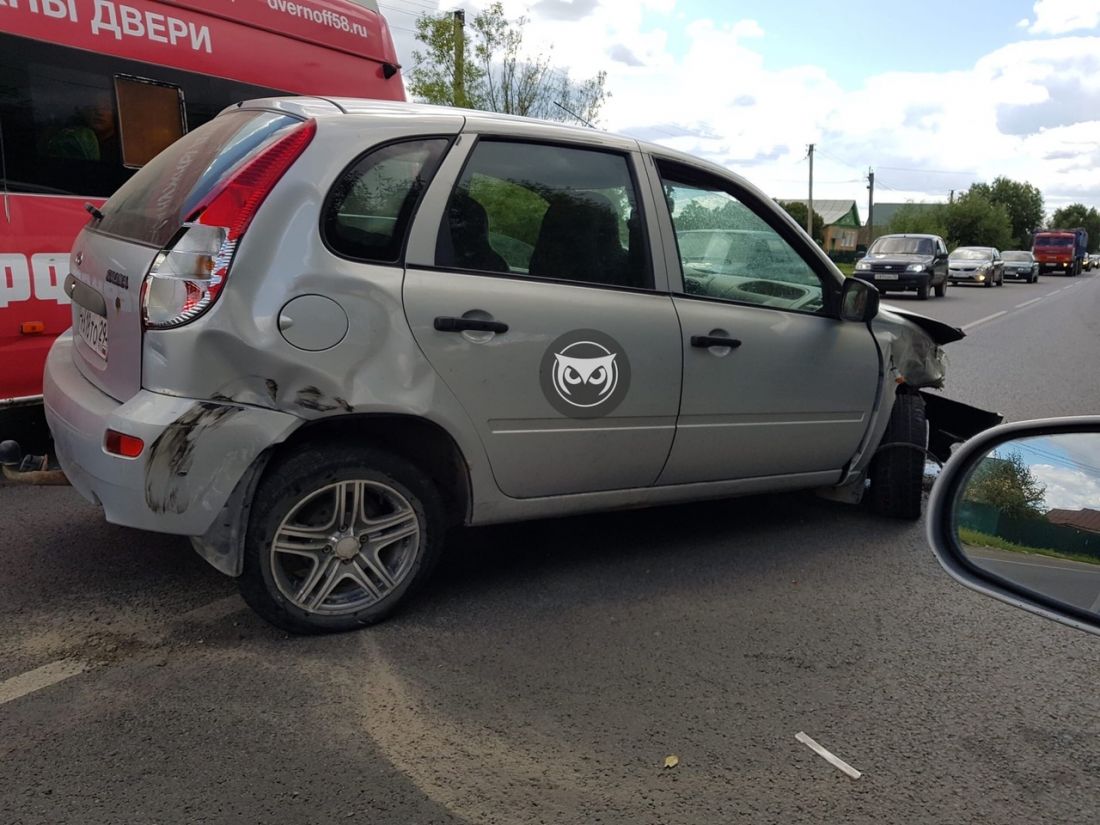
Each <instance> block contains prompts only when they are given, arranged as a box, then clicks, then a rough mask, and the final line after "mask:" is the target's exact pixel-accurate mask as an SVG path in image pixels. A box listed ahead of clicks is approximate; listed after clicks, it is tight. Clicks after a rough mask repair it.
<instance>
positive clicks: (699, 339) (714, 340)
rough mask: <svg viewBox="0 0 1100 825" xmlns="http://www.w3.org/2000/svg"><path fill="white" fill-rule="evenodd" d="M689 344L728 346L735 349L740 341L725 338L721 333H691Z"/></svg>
mask: <svg viewBox="0 0 1100 825" xmlns="http://www.w3.org/2000/svg"><path fill="white" fill-rule="evenodd" d="M691 345H692V346H693V347H729V348H730V349H737V347H739V346H741V342H740V341H739V340H738V339H737V338H725V337H723V336H721V335H692V336H691Z"/></svg>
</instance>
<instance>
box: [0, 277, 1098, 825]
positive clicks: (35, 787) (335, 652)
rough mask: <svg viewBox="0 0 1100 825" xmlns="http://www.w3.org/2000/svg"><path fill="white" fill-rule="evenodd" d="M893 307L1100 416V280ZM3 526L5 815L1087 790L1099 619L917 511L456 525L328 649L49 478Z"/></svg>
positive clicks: (565, 811)
mask: <svg viewBox="0 0 1100 825" xmlns="http://www.w3.org/2000/svg"><path fill="white" fill-rule="evenodd" d="M1067 287H1068V291H1067ZM1033 297H1035V298H1040V297H1041V300H1038V301H1036V302H1034V303H1032V304H1028V305H1026V306H1018V305H1020V304H1022V303H1024V302H1026V301H1029V300H1031V299H1032V298H1033ZM890 302H891V303H896V304H898V305H905V306H910V307H914V308H917V309H919V310H920V311H922V312H927V313H928V314H932V315H934V316H937V317H941V318H944V319H945V320H949V321H951V322H952V323H956V324H974V323H975V322H978V321H981V319H983V318H984V317H986V316H990V315H992V314H994V313H997V312H1001V311H1002V310H1003V311H1004V312H1005V313H1006V314H1004V315H998V316H997V317H995V318H992V319H990V320H986V321H983V322H982V323H978V324H976V325H975V326H971V328H970V333H971V337H969V338H968V339H967V340H965V341H963V342H960V343H958V344H954V345H951V347H950V348H949V350H948V351H949V353H950V354H951V375H950V377H949V382H950V383H949V389H948V391H949V394H951V395H953V396H954V397H958V398H960V399H962V400H966V401H970V402H972V403H977V404H982V405H988V406H991V407H995V408H997V409H999V410H1000V411H1001V412H1003V413H1005V414H1006V415H1007V416H1009V417H1010V418H1014V419H1021V418H1026V417H1034V416H1042V415H1065V414H1072V413H1080V412H1097V411H1100V382H1098V381H1097V380H1096V369H1095V363H1096V359H1097V356H1098V355H1100V336H1098V331H1100V330H1098V325H1100V320H1097V319H1100V279H1096V278H1092V277H1089V276H1084V277H1082V278H1078V279H1076V281H1071V280H1070V279H1062V278H1049V277H1048V278H1044V279H1043V281H1042V282H1041V283H1040V284H1038V285H1035V286H1025V285H1018V284H1008V285H1006V286H1005V287H1004V288H1002V289H994V290H980V289H962V288H955V287H952V288H949V290H948V295H947V297H946V298H944V299H935V298H933V299H931V300H929V301H927V302H918V301H916V300H915V299H909V298H906V297H903V296H897V297H891V299H890ZM0 524H2V525H3V527H2V528H0V530H2V532H0V536H2V537H3V538H2V539H0V560H2V562H3V570H4V575H3V576H0V630H2V631H3V632H2V633H0V780H2V781H0V822H3V823H13V824H14V823H24V824H27V823H50V824H51V825H53V824H54V823H70V822H71V823H100V822H104V823H106V822H110V823H116V822H122V823H129V822H133V823H161V822H163V823H169V822H171V823H182V822H189V823H190V822H218V823H221V822H226V823H230V822H234V823H235V822H265V823H267V822H271V823H274V822H279V823H283V822H286V823H330V822H336V821H345V820H347V821H353V822H370V823H432V822H439V823H444V822H446V823H459V822H469V823H474V822H477V823H482V822H488V823H566V822H570V823H571V822H584V823H589V822H601V823H666V822H683V823H719V822H723V823H724V822H751V823H757V822H764V823H770V822H775V823H783V824H784V825H787V824H788V823H802V822H805V823H834V822H835V823H841V822H843V823H883V822H898V823H916V822H921V823H944V822H950V823H997V822H1028V823H1059V825H1061V824H1062V823H1073V822H1093V821H1095V819H1096V816H1097V812H1098V810H1100V691H1097V689H1096V683H1097V674H1098V673H1100V639H1098V638H1095V637H1091V636H1087V635H1085V634H1083V633H1080V632H1076V631H1073V630H1070V629H1067V628H1064V627H1062V626H1060V625H1056V624H1053V623H1050V622H1046V621H1043V620H1041V619H1039V618H1037V617H1034V616H1030V615H1026V614H1024V613H1021V612H1017V611H1014V610H1012V609H1011V608H1008V607H1006V606H1004V605H1001V604H1000V603H997V602H994V601H992V600H989V599H986V598H984V597H982V596H979V595H977V594H974V593H971V592H970V591H967V590H965V589H963V588H961V587H959V586H957V585H955V584H954V583H952V582H951V581H950V580H949V579H948V578H947V576H946V575H945V574H944V573H942V572H941V571H940V569H939V567H938V566H937V564H936V563H935V561H934V560H933V559H932V557H931V554H930V552H929V551H928V549H927V547H926V545H925V542H924V538H923V535H922V526H921V525H912V524H899V523H895V522H891V521H886V520H883V519H879V518H875V517H873V516H871V515H869V514H868V513H866V512H864V511H863V510H861V509H859V508H851V507H846V506H843V505H839V504H832V503H828V502H824V501H820V500H817V499H815V498H812V497H810V496H805V495H788V496H767V497H754V498H750V499H742V500H734V501H725V502H715V503H709V504H704V505H690V506H683V507H674V508H664V509H657V510H650V511H644V512H635V513H622V514H613V515H602V516H596V517H586V518H575V519H564V520H558V521H549V522H542V523H538V524H526V525H515V526H507V527H499V528H492V529H482V530H469V531H462V532H459V533H457V534H456V535H455V536H454V540H455V545H454V548H453V550H452V552H451V553H449V554H448V556H447V558H446V559H445V560H444V562H443V564H442V565H441V569H440V570H439V572H438V574H437V576H436V577H435V579H434V580H433V582H432V584H431V585H430V587H429V588H428V589H427V591H426V592H425V593H424V594H423V596H422V597H421V598H420V599H419V600H418V601H417V602H416V603H414V604H413V605H411V606H410V608H409V609H408V610H407V611H405V612H404V613H403V614H401V615H400V616H398V617H396V618H394V619H393V620H391V621H389V622H388V623H386V624H385V625H383V626H380V627H377V628H374V629H372V630H369V631H366V632H360V633H356V634H348V635H343V636H337V637H329V638H288V637H287V636H285V635H284V634H282V633H280V632H278V631H275V630H273V629H272V628H270V627H268V626H267V625H265V624H264V623H262V622H261V621H260V620H258V619H257V618H256V617H255V616H253V614H251V613H250V612H249V611H248V610H247V608H245V607H244V605H243V603H241V602H240V601H239V600H238V598H237V597H236V595H235V588H234V584H233V583H232V582H231V581H230V580H228V579H225V578H223V577H221V576H220V575H219V574H218V573H216V572H215V571H214V570H212V569H211V568H209V567H207V566H206V565H205V563H204V562H202V561H201V560H199V559H198V558H197V557H196V556H195V555H194V554H193V553H192V552H191V551H190V549H189V547H188V545H187V543H186V542H184V541H181V540H178V539H175V538H170V537H164V536H158V535H153V534H147V533H138V532H134V531H129V530H125V529H122V528H116V527H112V526H109V525H106V524H104V523H103V521H102V519H101V518H100V516H99V514H98V513H97V511H96V510H95V509H94V508H93V507H91V506H90V505H88V504H85V503H84V502H83V501H82V500H81V499H80V498H79V497H78V496H77V495H76V494H75V493H73V491H71V490H69V489H65V488H51V489H30V488H16V487H10V486H9V487H0ZM799 731H805V732H806V733H807V734H809V735H810V736H811V737H813V738H814V739H816V740H817V741H818V742H819V743H821V744H822V745H823V746H824V747H826V748H828V749H829V750H830V751H832V752H833V753H835V754H836V755H837V756H839V757H840V758H842V759H844V760H846V761H847V762H849V763H850V764H851V765H853V766H854V767H855V768H857V769H858V770H860V771H861V772H862V773H863V777H862V778H861V779H859V780H852V779H849V778H848V777H847V776H845V775H844V774H843V773H841V772H840V771H838V770H837V769H836V768H834V767H832V766H831V765H830V764H828V763H827V762H826V761H825V760H823V759H822V758H820V757H819V756H817V755H816V754H815V753H813V752H812V751H810V750H809V749H808V748H807V747H805V746H804V745H803V744H801V743H799V742H797V741H796V740H795V734H796V733H798V732H799ZM669 755H676V756H678V757H679V760H680V761H679V765H678V766H677V767H675V768H671V769H665V768H663V767H662V765H663V762H664V760H665V757H666V756H669Z"/></svg>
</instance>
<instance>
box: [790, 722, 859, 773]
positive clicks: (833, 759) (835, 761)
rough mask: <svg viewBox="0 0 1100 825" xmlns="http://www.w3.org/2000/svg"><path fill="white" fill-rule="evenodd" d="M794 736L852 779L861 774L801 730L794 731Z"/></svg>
mask: <svg viewBox="0 0 1100 825" xmlns="http://www.w3.org/2000/svg"><path fill="white" fill-rule="evenodd" d="M794 738H795V739H797V740H798V741H799V742H801V743H802V744H803V745H805V746H806V747H807V748H809V749H810V750H812V751H813V752H814V753H816V754H817V755H818V756H820V757H821V758H822V759H824V760H825V761H826V762H828V763H829V764H830V765H832V766H833V767H834V768H837V769H839V770H841V771H844V773H846V774H848V776H850V777H852V779H859V778H860V777H861V776H863V774H862V773H860V772H859V771H857V770H856V769H855V768H853V767H852V766H851V765H849V764H848V763H847V762H845V761H844V760H843V759H841V758H840V757H839V756H836V755H835V754H833V753H831V752H830V751H828V750H826V749H825V748H823V747H822V746H821V745H819V744H818V743H817V742H815V741H814V740H813V739H811V738H810V737H809V736H807V735H806V734H805V733H803V732H802V731H799V732H798V733H796V734H795V735H794Z"/></svg>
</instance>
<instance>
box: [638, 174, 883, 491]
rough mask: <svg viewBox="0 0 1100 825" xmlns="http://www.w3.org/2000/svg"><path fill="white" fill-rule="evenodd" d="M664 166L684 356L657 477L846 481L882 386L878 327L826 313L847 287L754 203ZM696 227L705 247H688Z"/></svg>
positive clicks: (724, 183)
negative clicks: (669, 441)
mask: <svg viewBox="0 0 1100 825" xmlns="http://www.w3.org/2000/svg"><path fill="white" fill-rule="evenodd" d="M658 166H659V168H660V176H661V179H660V186H661V190H662V194H663V195H664V198H663V203H662V204H661V206H663V207H665V212H664V213H663V214H662V215H661V218H662V220H663V221H669V222H670V224H671V226H670V229H671V230H672V231H671V232H670V234H672V235H674V236H675V237H677V238H678V239H680V240H679V242H678V244H677V246H678V249H679V252H678V260H674V261H673V262H670V267H671V266H674V265H675V266H677V267H678V268H679V270H680V273H679V274H680V282H679V284H678V283H677V279H676V278H675V277H672V278H670V282H671V285H672V291H673V295H674V298H673V300H674V303H675V305H676V311H677V313H678V315H679V318H680V323H681V326H682V334H683V358H684V381H683V394H682V399H681V403H680V415H679V419H678V422H677V428H676V440H675V443H674V445H673V448H672V453H671V455H670V456H669V460H668V464H667V466H666V467H665V470H664V472H663V473H662V474H661V477H660V480H659V483H660V484H662V485H664V484H685V483H693V482H703V481H718V480H725V479H748V478H759V477H764V476H784V475H797V474H809V473H826V472H833V471H835V472H836V473H837V477H838V478H839V472H840V470H841V468H842V467H843V466H844V465H845V464H846V463H847V462H848V460H849V459H850V458H851V457H852V456H853V455H854V454H855V452H856V449H857V448H858V446H859V444H860V442H861V440H862V439H863V436H864V433H865V432H866V430H867V427H868V424H869V422H870V415H871V411H872V409H873V406H874V402H875V396H876V393H877V389H878V386H879V357H878V350H877V348H876V346H875V342H874V340H873V337H872V335H871V332H870V330H869V329H868V328H867V325H865V324H855V323H847V322H844V321H840V320H838V319H837V318H835V317H830V315H828V314H827V307H828V306H829V305H830V304H831V301H830V295H831V294H833V293H835V292H836V291H838V290H839V285H838V284H837V282H836V281H835V280H832V282H831V283H830V282H828V281H826V280H825V278H826V277H827V273H825V274H821V273H819V272H817V271H815V269H814V268H813V267H812V266H811V265H810V264H809V263H807V261H806V260H805V259H803V257H802V253H800V252H799V251H798V249H797V247H796V246H795V245H793V244H792V243H791V241H790V240H788V238H787V237H784V235H783V234H781V233H780V232H779V231H778V230H777V228H776V227H777V226H779V225H780V224H777V220H778V219H777V218H776V217H775V216H770V221H769V213H768V211H767V209H766V208H765V207H764V206H763V204H762V203H761V202H760V201H759V199H758V196H756V195H754V194H753V193H751V192H748V191H747V190H742V189H740V188H739V187H737V186H736V185H735V184H733V182H731V181H729V180H727V179H724V178H721V177H718V176H714V175H710V174H707V173H705V172H700V171H699V170H696V169H694V168H692V167H686V166H681V165H679V164H673V163H659V164H658ZM701 227H705V228H707V229H708V230H709V233H710V237H711V240H710V241H709V242H708V244H707V245H706V247H705V248H703V247H700V246H699V245H697V244H694V243H689V242H686V241H687V239H688V238H690V237H692V233H693V232H694V230H696V229H698V228H701ZM787 234H788V235H791V234H793V233H792V232H791V231H790V230H788V233H787ZM676 249H677V247H673V248H672V251H673V254H676Z"/></svg>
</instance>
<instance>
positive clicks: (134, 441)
mask: <svg viewBox="0 0 1100 825" xmlns="http://www.w3.org/2000/svg"><path fill="white" fill-rule="evenodd" d="M103 449H105V450H106V451H107V452H109V453H110V454H111V455H120V456H122V457H123V458H137V457H138V456H139V455H141V451H142V450H144V449H145V442H144V441H142V440H141V439H140V438H138V437H137V436H136V435H126V434H125V433H120V432H118V431H117V430H107V435H106V437H105V438H104V439H103Z"/></svg>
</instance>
